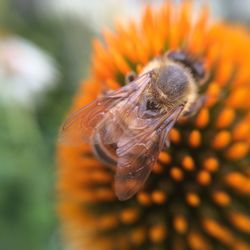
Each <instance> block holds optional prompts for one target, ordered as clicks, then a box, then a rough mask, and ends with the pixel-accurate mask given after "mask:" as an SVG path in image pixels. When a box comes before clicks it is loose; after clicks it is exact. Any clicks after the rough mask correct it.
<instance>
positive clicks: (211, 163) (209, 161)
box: [203, 157, 219, 172]
mask: <svg viewBox="0 0 250 250" xmlns="http://www.w3.org/2000/svg"><path fill="white" fill-rule="evenodd" d="M203 168H205V169H206V170H207V171H209V172H215V171H217V170H218V168H219V162H218V160H217V159H216V158H215V157H208V158H206V159H204V161H203Z"/></svg>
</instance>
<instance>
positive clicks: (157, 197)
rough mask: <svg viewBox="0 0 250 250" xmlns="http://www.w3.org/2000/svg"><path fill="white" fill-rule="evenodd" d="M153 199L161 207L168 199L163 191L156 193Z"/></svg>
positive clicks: (153, 194)
mask: <svg viewBox="0 0 250 250" xmlns="http://www.w3.org/2000/svg"><path fill="white" fill-rule="evenodd" d="M151 197H152V201H153V202H154V203H156V204H159V205H161V204H163V203H165V202H166V199H167V197H166V193H165V192H163V191H161V190H157V191H154V192H153V193H152V195H151Z"/></svg>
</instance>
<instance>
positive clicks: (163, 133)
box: [115, 106, 183, 200]
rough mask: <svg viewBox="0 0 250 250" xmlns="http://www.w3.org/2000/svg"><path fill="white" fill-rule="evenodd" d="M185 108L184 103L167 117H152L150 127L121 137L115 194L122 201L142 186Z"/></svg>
mask: <svg viewBox="0 0 250 250" xmlns="http://www.w3.org/2000/svg"><path fill="white" fill-rule="evenodd" d="M182 110H183V106H179V107H178V108H176V109H175V110H174V111H173V112H170V113H168V114H167V115H166V116H163V117H161V118H158V119H155V120H152V124H151V125H152V126H148V129H146V130H145V129H143V130H142V131H138V133H137V134H130V136H129V135H123V136H122V137H121V138H120V140H119V142H118V144H117V146H118V147H117V150H116V152H117V157H118V163H117V168H116V175H115V193H116V195H117V197H118V198H119V199H120V200H127V199H129V198H130V197H132V196H133V195H134V194H136V193H137V192H138V191H139V190H140V189H141V188H142V186H143V184H144V183H145V181H146V179H147V178H148V176H149V174H150V172H151V170H152V168H153V166H154V164H155V162H156V160H157V158H158V155H159V153H160V151H161V150H162V148H163V146H164V143H165V141H166V139H167V136H168V133H169V131H170V129H171V128H172V127H173V126H174V124H175V122H176V120H177V119H178V117H179V115H180V113H181V111H182Z"/></svg>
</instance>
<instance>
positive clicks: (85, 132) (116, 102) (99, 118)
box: [59, 73, 151, 145]
mask: <svg viewBox="0 0 250 250" xmlns="http://www.w3.org/2000/svg"><path fill="white" fill-rule="evenodd" d="M150 80H151V74H150V73H146V74H144V75H142V76H140V77H139V78H137V79H136V80H135V81H133V82H131V83H130V84H128V85H126V86H124V87H122V88H120V89H118V90H115V91H112V92H110V93H108V94H106V95H105V96H103V97H99V98H97V99H96V100H95V101H93V102H92V103H90V104H89V105H87V106H85V107H83V108H82V109H80V110H79V111H77V112H75V113H73V114H72V115H71V116H70V117H69V118H68V119H67V120H66V122H65V123H64V124H63V126H62V128H61V130H60V134H59V143H61V144H69V145H79V144H82V143H83V142H90V139H91V138H92V135H93V133H94V131H98V132H99V133H102V136H103V138H106V142H105V143H107V144H108V143H113V142H114V139H115V138H116V137H117V136H118V135H117V136H115V134H116V133H114V132H115V130H119V129H121V127H122V126H123V125H122V123H121V119H119V118H118V116H117V117H116V115H117V113H118V112H119V107H123V106H127V105H130V106H131V105H133V104H134V103H136V101H137V99H138V97H139V96H140V94H141V93H142V91H143V90H144V88H145V86H146V85H147V84H148V83H149V81H150ZM108 123H109V124H112V126H105V124H106V125H107V124H108ZM108 128H109V129H108ZM111 128H112V129H111Z"/></svg>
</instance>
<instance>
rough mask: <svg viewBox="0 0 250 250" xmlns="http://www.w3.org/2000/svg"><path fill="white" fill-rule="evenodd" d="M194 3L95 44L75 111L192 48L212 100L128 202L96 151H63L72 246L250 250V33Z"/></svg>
mask: <svg viewBox="0 0 250 250" xmlns="http://www.w3.org/2000/svg"><path fill="white" fill-rule="evenodd" d="M192 7H193V5H192V3H191V2H190V1H184V2H182V3H181V4H179V5H174V4H172V3H170V2H166V3H165V4H163V5H162V6H161V7H160V8H159V9H156V10H155V9H153V8H152V7H150V6H148V7H146V8H145V11H144V14H143V15H142V18H141V19H140V21H139V22H138V23H135V22H133V21H130V22H129V23H127V24H124V25H122V24H120V23H119V24H117V26H116V29H115V31H113V32H111V31H105V32H104V41H103V42H100V41H98V40H95V41H94V43H93V47H94V53H93V61H92V70H91V74H90V77H89V79H87V80H86V81H84V83H83V84H82V85H81V87H80V89H79V92H78V93H77V96H76V98H75V102H74V105H73V107H72V110H77V109H79V108H81V107H82V106H84V105H86V104H88V103H90V102H91V101H93V100H94V99H95V98H96V97H97V96H99V95H100V94H101V92H102V91H103V90H105V89H116V88H119V87H120V86H122V85H124V84H125V76H126V75H127V74H128V73H129V72H131V71H135V72H138V73H139V72H140V71H141V69H142V68H143V66H144V65H146V64H147V63H148V62H149V61H150V60H152V59H153V58H155V57H157V56H158V55H161V54H162V53H165V52H167V51H169V50H175V49H178V50H179V49H185V50H187V51H189V52H190V53H191V54H193V55H197V56H198V57H200V58H203V60H204V62H205V66H206V70H207V72H209V76H208V79H207V80H206V83H205V85H203V87H202V88H201V91H200V92H201V93H202V94H204V95H205V96H206V98H205V103H204V105H203V106H202V108H201V109H200V110H199V112H198V113H197V114H196V115H195V116H194V117H192V118H190V119H187V120H185V121H180V122H178V123H177V124H176V125H175V127H174V128H173V129H172V131H171V133H170V140H171V143H170V147H169V148H168V149H167V150H164V151H162V152H161V153H160V156H159V159H158V161H157V164H156V165H155V167H154V169H153V173H152V174H151V175H150V177H149V179H148V181H147V182H146V184H145V187H144V188H143V190H141V191H140V192H139V193H138V194H137V195H136V196H135V197H133V198H131V199H129V200H127V201H125V202H121V201H118V199H117V198H116V197H115V195H114V191H113V171H112V170H111V169H109V168H107V167H106V166H104V165H103V164H102V163H101V162H99V161H98V160H97V159H95V157H94V155H93V153H92V149H91V146H90V145H87V144H84V143H83V144H82V145H81V146H76V147H70V146H65V145H59V146H58V163H59V169H58V193H59V205H58V207H59V213H60V217H61V221H62V228H63V234H64V237H65V239H66V242H67V244H68V246H69V249H74V250H75V249H79V250H80V249H81V250H82V249H97V250H99V249H107V250H110V249H119V250H120V249H143V250H144V249H171V250H172V249H173V250H185V249H190V250H218V249H232V250H247V249H250V154H249V147H250V99H249V95H250V73H249V68H250V49H249V44H250V36H249V34H248V33H247V31H246V30H244V28H242V27H238V26H232V25H228V24H226V23H224V22H213V21H211V20H210V19H209V14H208V9H207V8H206V7H204V8H201V9H200V12H199V14H198V15H197V14H196V15H195V18H193V15H194V13H193V12H192Z"/></svg>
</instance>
